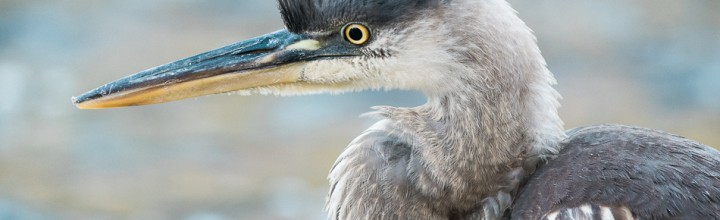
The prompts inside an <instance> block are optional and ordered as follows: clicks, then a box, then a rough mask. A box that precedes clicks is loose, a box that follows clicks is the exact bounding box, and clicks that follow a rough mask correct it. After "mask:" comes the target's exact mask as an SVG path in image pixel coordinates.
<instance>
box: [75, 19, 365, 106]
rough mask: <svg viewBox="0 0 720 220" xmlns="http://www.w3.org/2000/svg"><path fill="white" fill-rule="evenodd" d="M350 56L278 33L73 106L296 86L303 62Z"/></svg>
mask: <svg viewBox="0 0 720 220" xmlns="http://www.w3.org/2000/svg"><path fill="white" fill-rule="evenodd" d="M335 49H337V48H335ZM337 51H338V50H333V52H337ZM349 55H352V54H348V53H332V54H329V53H328V51H327V50H325V51H324V50H322V48H321V45H320V42H319V41H316V40H313V39H310V38H309V37H306V36H302V35H298V34H294V33H291V32H288V31H286V30H281V31H277V32H274V33H270V34H267V35H264V36H260V37H257V38H253V39H250V40H246V41H243V42H239V43H236V44H233V45H230V46H226V47H223V48H220V49H216V50H213V51H210V52H206V53H203V54H199V55H196V56H193V57H189V58H186V59H183V60H179V61H176V62H172V63H169V64H165V65H162V66H159V67H156V68H152V69H149V70H145V71H142V72H139V73H136V74H134V75H131V76H128V77H125V78H122V79H120V80H117V81H115V82H112V83H109V84H107V85H104V86H101V87H99V88H96V89H94V90H92V91H89V92H87V93H85V94H82V95H80V96H78V97H74V98H73V102H74V103H75V105H76V106H77V107H78V108H81V109H99V108H115V107H124V106H136V105H147V104H155V103H163V102H170V101H175V100H180V99H186V98H191V97H197V96H203V95H210V94H218V93H226V92H232V91H238V90H244V89H250V88H257V87H263V86H273V85H279V84H288V83H295V82H298V81H299V80H300V78H301V75H302V71H303V68H304V66H305V62H307V61H310V60H313V59H317V58H319V57H326V56H349Z"/></svg>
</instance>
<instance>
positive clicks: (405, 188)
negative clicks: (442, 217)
mask: <svg viewBox="0 0 720 220" xmlns="http://www.w3.org/2000/svg"><path fill="white" fill-rule="evenodd" d="M383 124H384V123H383V122H380V123H378V124H376V126H373V128H370V129H369V130H367V131H365V133H363V134H362V135H360V136H359V137H357V138H356V139H355V140H354V141H353V142H352V143H350V145H349V146H348V147H347V148H346V149H345V151H344V152H343V153H342V154H341V155H340V157H339V158H338V160H337V161H336V162H335V165H333V167H332V169H331V170H330V174H329V177H328V178H329V179H330V192H329V194H328V201H327V205H326V209H327V211H328V213H329V215H330V216H329V217H330V218H331V219H367V218H368V216H372V218H373V219H428V218H429V219H438V218H439V217H433V216H435V215H436V213H433V211H432V210H433V209H432V208H430V204H431V203H430V201H428V200H427V199H426V198H422V197H421V196H420V195H419V193H417V192H416V191H415V190H414V189H413V187H410V177H409V174H408V165H409V161H410V157H411V149H410V145H409V144H408V143H407V141H404V140H402V138H400V137H398V136H397V135H395V134H393V133H394V132H392V131H390V130H391V129H390V128H387V127H384V126H383ZM409 201H412V202H409Z"/></svg>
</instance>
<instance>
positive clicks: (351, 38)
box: [343, 24, 370, 45]
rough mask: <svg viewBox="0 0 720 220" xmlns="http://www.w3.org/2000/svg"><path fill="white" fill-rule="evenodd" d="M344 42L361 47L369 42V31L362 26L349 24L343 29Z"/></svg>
mask: <svg viewBox="0 0 720 220" xmlns="http://www.w3.org/2000/svg"><path fill="white" fill-rule="evenodd" d="M343 36H345V40H347V41H348V42H350V43H352V44H355V45H362V44H365V43H367V42H368V40H370V29H368V27H366V26H365V25H362V24H349V25H347V26H345V28H343Z"/></svg>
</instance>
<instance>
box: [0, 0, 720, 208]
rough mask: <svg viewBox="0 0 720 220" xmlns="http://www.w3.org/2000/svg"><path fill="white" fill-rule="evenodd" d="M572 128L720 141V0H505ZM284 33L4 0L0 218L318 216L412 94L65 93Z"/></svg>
mask: <svg viewBox="0 0 720 220" xmlns="http://www.w3.org/2000/svg"><path fill="white" fill-rule="evenodd" d="M511 2H512V3H513V4H514V5H515V6H516V8H517V9H518V10H519V12H520V13H521V15H520V16H521V17H522V18H523V19H525V20H526V22H527V23H528V24H529V25H530V26H531V27H532V28H533V29H534V30H535V31H536V33H537V35H538V38H539V41H540V46H541V48H542V49H543V51H544V54H545V56H546V58H547V59H548V62H549V66H550V69H551V70H552V71H553V72H554V73H555V74H556V76H557V78H558V80H559V83H560V85H559V86H558V87H557V88H558V90H559V91H560V92H561V93H562V94H563V95H564V96H565V99H564V100H563V101H562V103H563V105H564V106H563V108H562V109H561V114H562V117H563V118H564V119H565V120H566V122H567V128H571V127H574V126H578V125H587V124H594V123H622V124H633V125H640V126H645V127H653V128H658V129H663V130H667V131H670V132H673V133H678V134H681V135H684V136H688V137H690V138H693V139H696V140H699V141H701V142H703V143H706V144H709V145H714V146H720V96H719V95H718V94H720V13H718V11H720V1H711V0H684V1H677V0H636V1H626V0H606V1H590V0H580V1H561V0H513V1H511ZM280 28H282V22H281V20H280V17H279V14H278V12H277V10H276V7H275V3H274V1H268V0H244V1H233V0H209V1H200V0H154V1H146V0H104V1H96V0H0V219H188V220H205V219H209V220H215V219H323V218H324V214H323V213H322V206H323V202H324V196H325V192H326V189H327V181H326V180H325V175H326V173H327V171H328V169H329V168H330V166H331V165H332V163H333V162H334V160H335V158H336V157H337V155H338V154H339V153H340V152H341V151H342V149H343V148H344V146H345V145H346V144H347V143H348V142H349V141H350V140H352V138H353V137H355V136H356V135H358V134H359V133H360V132H361V131H362V130H363V129H364V128H366V127H367V126H369V125H370V124H372V122H373V121H372V120H370V119H363V118H358V117H357V116H358V115H359V114H361V113H363V112H366V111H369V107H370V106H373V105H400V106H414V105H418V104H421V103H423V102H424V99H423V97H422V96H420V95H418V94H416V93H412V92H391V93H382V92H368V93H359V94H349V95H342V96H308V97H284V98H278V97H263V96H253V97H242V96H224V95H221V96H213V97H205V98H200V99H191V100H186V101H181V102H176V103H170V104H163V105H155V106H147V107H138V108H127V109H114V110H101V111H81V110H77V109H75V107H74V106H73V105H72V104H71V103H70V97H71V96H73V95H78V94H80V93H82V92H85V91H87V90H89V89H92V88H94V87H96V86H99V85H101V84H104V83H106V82H110V81H112V80H115V79H118V78H120V77H123V76H125V75H128V74H131V73H134V72H137V71H140V70H143V69H146V68H149V67H152V66H155V65H159V64H163V63H166V62H169V61H172V60H175V59H179V58H183V57H186V56H189V55H193V54H196V53H199V52H203V51H205V50H208V49H212V48H216V47H219V46H222V45H225V44H229V43H232V42H235V41H239V40H242V39H246V38H249V37H252V36H255V35H259V34H262V33H266V32H270V31H274V30H277V29H280Z"/></svg>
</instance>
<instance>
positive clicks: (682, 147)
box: [512, 125, 720, 219]
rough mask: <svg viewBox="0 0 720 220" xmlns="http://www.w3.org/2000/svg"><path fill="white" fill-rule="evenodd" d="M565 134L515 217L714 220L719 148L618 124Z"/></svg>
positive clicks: (719, 200) (719, 190)
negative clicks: (555, 152)
mask: <svg viewBox="0 0 720 220" xmlns="http://www.w3.org/2000/svg"><path fill="white" fill-rule="evenodd" d="M568 135H569V136H570V137H569V138H568V139H566V140H565V141H563V143H562V144H563V145H565V146H564V149H563V150H562V151H561V152H560V154H559V155H557V157H556V158H554V159H552V160H550V161H549V162H548V163H547V164H546V165H543V166H542V167H541V168H539V169H538V170H537V171H536V173H535V174H533V176H532V177H531V178H530V180H529V181H528V183H527V184H526V186H525V187H524V188H523V189H522V191H521V193H520V195H519V197H518V199H517V200H516V203H515V204H514V207H513V213H512V217H513V219H720V153H719V152H718V151H717V150H715V149H712V148H710V147H708V146H705V145H702V144H700V143H697V142H694V141H691V140H688V139H685V138H683V137H679V136H675V135H672V134H668V133H664V132H660V131H656V130H651V129H645V128H636V127H627V126H618V125H602V126H593V127H585V128H578V129H575V130H573V131H571V132H570V133H569V134H568ZM628 211H629V212H628ZM582 217H587V218H582ZM603 217H604V218H603ZM610 217H614V218H610Z"/></svg>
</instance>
